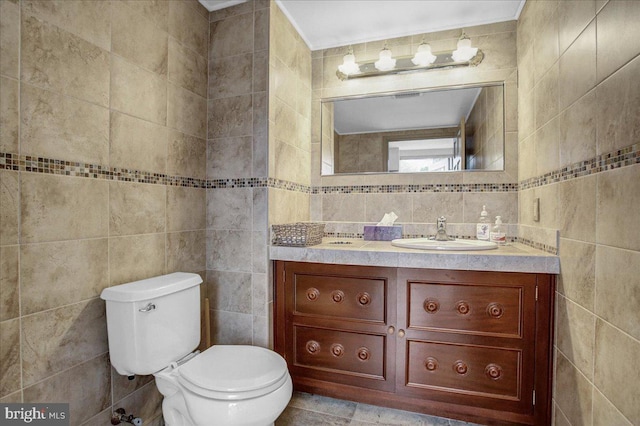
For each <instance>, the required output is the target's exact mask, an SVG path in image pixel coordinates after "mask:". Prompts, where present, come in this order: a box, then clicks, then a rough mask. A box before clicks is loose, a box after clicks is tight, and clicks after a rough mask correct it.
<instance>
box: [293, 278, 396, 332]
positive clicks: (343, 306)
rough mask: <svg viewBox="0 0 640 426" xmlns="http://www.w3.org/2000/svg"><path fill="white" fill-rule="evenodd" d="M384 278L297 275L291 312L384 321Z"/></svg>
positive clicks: (375, 321) (345, 318) (344, 318)
mask: <svg viewBox="0 0 640 426" xmlns="http://www.w3.org/2000/svg"><path fill="white" fill-rule="evenodd" d="M386 284H387V280H386V279H383V278H372V277H346V276H339V275H331V276H322V275H310V274H296V275H295V284H294V301H293V303H294V314H295V315H300V314H302V315H316V316H322V317H333V318H337V319H343V320H358V321H362V320H364V321H368V322H374V323H381V324H382V323H384V322H385V320H386V318H385V304H386Z"/></svg>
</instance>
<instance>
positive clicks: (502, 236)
mask: <svg viewBox="0 0 640 426" xmlns="http://www.w3.org/2000/svg"><path fill="white" fill-rule="evenodd" d="M490 235H491V241H493V242H494V243H496V244H498V245H501V246H503V245H505V244H506V243H507V234H506V233H505V232H504V229H503V228H502V217H501V216H496V224H495V226H494V227H493V229H492V230H491V234H490Z"/></svg>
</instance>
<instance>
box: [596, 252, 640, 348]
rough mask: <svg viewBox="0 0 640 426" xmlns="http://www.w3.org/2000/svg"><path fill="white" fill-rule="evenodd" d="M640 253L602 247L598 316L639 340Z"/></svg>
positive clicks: (598, 265)
mask: <svg viewBox="0 0 640 426" xmlns="http://www.w3.org/2000/svg"><path fill="white" fill-rule="evenodd" d="M639 277H640V252H638V251H630V250H621V249H617V248H613V247H607V246H604V245H599V246H598V248H597V250H596V294H597V296H598V297H597V299H596V306H595V313H596V314H597V315H598V316H599V317H601V318H602V319H603V320H605V321H608V322H609V323H611V324H613V325H615V326H616V327H618V328H620V329H621V330H623V331H624V332H626V333H629V334H630V335H631V336H632V337H634V338H636V339H640V322H639V321H638V312H637V309H636V308H637V306H638V305H639V304H640V294H639V292H638V287H640V278H639Z"/></svg>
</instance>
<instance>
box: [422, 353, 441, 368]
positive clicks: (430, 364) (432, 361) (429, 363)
mask: <svg viewBox="0 0 640 426" xmlns="http://www.w3.org/2000/svg"><path fill="white" fill-rule="evenodd" d="M424 368H426V369H427V371H436V369H437V368H438V360H437V359H436V358H434V357H431V356H430V357H428V358H427V360H426V361H425V363H424Z"/></svg>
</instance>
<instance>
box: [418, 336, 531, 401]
mask: <svg viewBox="0 0 640 426" xmlns="http://www.w3.org/2000/svg"><path fill="white" fill-rule="evenodd" d="M407 345H408V347H407V362H408V363H407V378H406V386H407V388H408V389H411V388H414V389H420V390H433V391H437V392H443V393H450V394H455V395H460V394H466V395H473V396H482V397H488V398H493V399H495V398H498V399H502V400H505V401H519V400H521V399H522V395H521V394H520V392H521V389H522V383H521V380H522V379H523V378H524V377H525V376H526V374H525V372H523V354H522V350H521V349H517V348H496V347H490V346H484V345H464V344H452V343H445V342H431V341H408V342H407Z"/></svg>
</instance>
